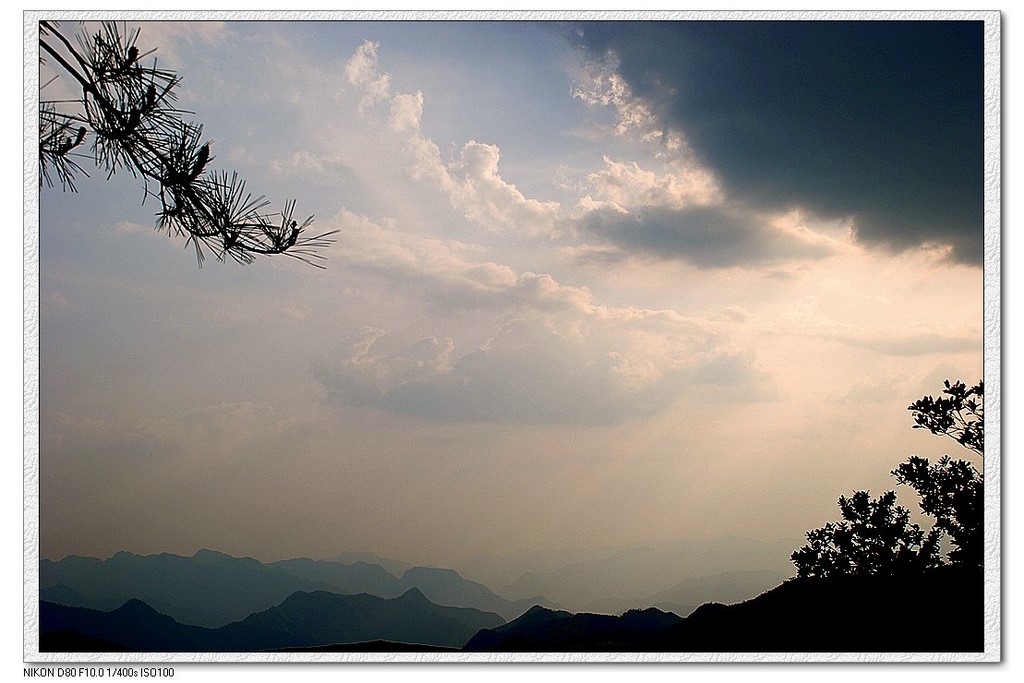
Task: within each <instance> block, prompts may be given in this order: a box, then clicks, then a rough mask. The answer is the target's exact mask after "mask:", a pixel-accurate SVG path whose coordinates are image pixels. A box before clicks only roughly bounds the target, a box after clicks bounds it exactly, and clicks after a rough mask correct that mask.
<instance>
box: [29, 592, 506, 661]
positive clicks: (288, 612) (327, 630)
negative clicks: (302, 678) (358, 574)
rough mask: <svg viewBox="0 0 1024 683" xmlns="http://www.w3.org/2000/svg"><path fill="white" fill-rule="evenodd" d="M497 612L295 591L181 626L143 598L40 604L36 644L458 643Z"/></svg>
mask: <svg viewBox="0 0 1024 683" xmlns="http://www.w3.org/2000/svg"><path fill="white" fill-rule="evenodd" d="M503 623H504V619H502V618H501V617H500V616H499V615H497V614H493V613H488V612H482V611H480V610H477V609H472V608H464V607H444V606H440V605H435V604H434V603H432V602H430V601H429V600H427V598H426V597H425V596H424V595H423V593H422V592H420V591H419V590H418V589H416V588H412V589H410V590H409V591H407V592H406V593H404V594H403V595H401V596H399V597H397V598H393V599H384V598H379V597H376V596H373V595H367V594H365V593H364V594H360V595H338V594H335V593H328V592H326V591H315V592H302V591H299V592H296V593H293V594H292V595H290V596H288V598H287V599H285V600H284V601H283V602H282V603H281V604H279V605H276V606H274V607H272V608H270V609H267V610H264V611H261V612H257V613H254V614H251V615H249V616H248V617H246V618H245V619H243V620H241V621H237V622H233V623H230V624H227V625H224V626H221V627H218V628H213V629H211V628H204V627H201V626H191V625H187V624H181V623H179V622H177V621H175V620H174V619H172V618H171V617H169V616H167V615H165V614H161V613H159V612H157V611H156V610H154V609H153V608H152V607H150V606H149V605H147V604H146V603H144V602H143V601H141V600H137V599H133V600H129V601H128V602H126V603H125V604H124V605H122V606H121V607H119V608H117V609H115V610H112V611H105V612H101V611H98V610H91V609H87V608H82V607H68V606H65V605H56V604H53V603H49V602H45V601H43V602H41V603H40V636H41V643H43V642H46V638H44V637H45V636H48V635H49V634H57V633H59V634H64V638H68V637H69V636H68V634H75V635H76V636H77V637H78V638H79V639H81V640H92V641H98V642H104V643H108V644H116V645H119V646H123V647H125V648H129V649H132V650H136V651H139V652H257V651H264V650H274V649H286V648H307V647H317V646H325V645H332V644H343V643H358V642H363V641H375V640H385V641H394V642H400V643H408V644H423V645H434V646H440V647H450V648H460V647H462V646H463V645H465V643H466V642H467V641H468V640H469V639H470V638H471V637H472V636H473V635H474V634H475V633H477V632H479V631H480V630H481V629H486V628H496V627H498V626H500V625H501V624H503Z"/></svg>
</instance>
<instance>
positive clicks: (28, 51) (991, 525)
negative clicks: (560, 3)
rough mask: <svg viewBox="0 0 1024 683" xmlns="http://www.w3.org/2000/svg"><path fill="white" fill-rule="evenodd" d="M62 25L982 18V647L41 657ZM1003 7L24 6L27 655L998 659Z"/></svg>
mask: <svg viewBox="0 0 1024 683" xmlns="http://www.w3.org/2000/svg"><path fill="white" fill-rule="evenodd" d="M41 19H62V20H76V21H82V20H100V19H118V20H121V19H125V20H129V19H130V20H137V21H143V20H158V19H159V20H178V21H189V20H219V21H229V20H262V21H311V20H316V21H357V20H358V21H369V20H374V21H387V20H391V21H397V20H427V19H430V20H444V21H472V20H485V19H486V20H504V21H513V20H514V21H522V20H566V19H574V20H612V19H614V20H629V21H663V20H705V21H707V20H716V19H719V20H721V19H728V20H738V19H745V20H753V19H758V20H812V21H822V20H832V21H836V20H865V19H868V20H942V19H953V20H961V21H963V20H967V21H984V22H985V270H984V286H985V304H984V325H985V367H984V375H985V378H984V379H985V404H986V406H985V407H986V409H987V410H986V413H987V415H986V418H987V419H986V427H987V429H986V434H985V549H986V553H985V650H984V652H982V653H916V652H915V653H877V652H874V653H872V652H841V653H821V652H806V653H805V652H786V653H756V652H754V653H745V652H741V653H700V652H694V653H674V652H672V653H525V654H523V653H510V654H506V653H459V654H447V653H330V654H326V653H324V654H305V653H304V654H274V653H251V652H246V653H195V652H189V653H140V654H131V653H102V654H99V653H94V654H90V653H85V654H81V653H40V652H39V649H38V647H39V646H38V639H37V637H36V636H37V634H38V633H39V599H38V598H39V572H38V566H39V486H38V485H39V178H38V140H37V135H36V136H34V135H30V134H29V131H36V130H37V121H38V117H39V102H38V92H39V69H38V64H39V21H40V20H41ZM1001 31H1002V27H1001V14H1000V13H999V12H998V11H870V12H866V11H779V10H775V11H773V10H762V11H663V10H657V11H630V12H622V11H563V10H555V11H536V10H530V11H501V12H495V11H482V10H455V11H420V10H400V11H358V10H357V11H323V10H321V11H238V10H236V11H208V12H206V11H123V10H122V11H113V12H104V11H97V10H80V11H52V12H41V11H35V10H30V11H26V12H25V13H24V46H25V62H24V81H23V83H24V93H23V94H24V116H25V118H24V125H25V128H24V130H25V131H26V136H25V147H24V216H25V219H24V220H25V223H24V233H25V234H24V356H23V359H24V361H23V371H24V452H23V460H24V518H23V519H24V522H23V543H24V562H25V572H24V620H23V627H24V641H23V642H24V653H23V654H24V661H25V662H31V663H37V662H38V663H43V662H195V663H202V662H448V663H457V662H465V663H472V662H477V663H481V662H494V663H526V662H566V663H583V662H590V663H611V662H637V663H644V662H708V663H718V662H759V663H769V662H828V663H841V662H908V663H911V662H999V661H1001V626H1002V606H1001V600H1002V594H1001V583H1000V578H1001V572H1002V564H1001V560H1002V543H1001V539H1002V519H1001V513H1002V506H1001V487H1002V480H1001V477H1000V473H1001V438H1000V437H1001V433H1002V431H1001V421H1000V415H1001V412H1000V411H1001V405H1002V402H1001V390H1002V385H1001V379H1002V356H1001V339H1002V271H1001V257H1002V235H1001V231H1002V221H1001V209H1002V194H1001V188H1002V185H1001V183H1002V176H1001V166H1002V136H1001V125H1000V124H1001V111H1002V110H1001V102H1002V90H1001V82H1002V74H1001Z"/></svg>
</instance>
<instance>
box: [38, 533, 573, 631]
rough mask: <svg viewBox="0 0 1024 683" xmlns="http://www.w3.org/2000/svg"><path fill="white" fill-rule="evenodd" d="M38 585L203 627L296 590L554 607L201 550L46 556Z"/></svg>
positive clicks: (473, 589)
mask: <svg viewBox="0 0 1024 683" xmlns="http://www.w3.org/2000/svg"><path fill="white" fill-rule="evenodd" d="M39 586H40V598H41V599H42V600H46V601H48V602H53V603H56V604H61V605H67V606H71V607H88V608H91V609H96V610H111V609H114V608H117V607H120V606H121V605H122V604H124V603H125V601H127V600H130V599H133V598H134V599H138V600H141V601H143V602H145V603H146V604H147V605H149V606H151V607H152V608H154V609H156V610H157V611H159V612H161V613H163V614H166V615H168V616H170V617H172V618H174V619H175V620H177V621H179V622H181V623H183V624H190V625H194V626H204V627H207V628H216V627H218V626H223V625H225V624H228V623H231V622H234V621H238V620H241V619H244V618H245V617H247V616H248V615H250V614H252V613H253V612H258V611H261V610H266V609H269V608H271V607H273V606H275V605H279V604H280V603H281V602H282V601H283V600H285V599H286V598H287V597H289V596H290V595H292V594H293V593H295V592H297V591H304V592H314V591H326V592H330V593H337V594H342V595H354V594H359V593H367V594H370V595H374V596H377V597H381V598H396V597H399V596H401V595H404V594H406V593H407V592H408V591H409V590H410V589H413V588H415V589H418V590H419V591H421V592H422V593H423V595H424V596H426V597H427V598H428V599H429V600H431V601H433V602H435V603H436V604H439V605H445V606H451V607H472V608H475V609H478V610H481V611H484V612H494V613H496V614H499V615H500V616H501V617H502V618H503V619H506V620H507V619H514V618H515V617H517V616H519V615H520V614H522V613H523V612H525V611H526V610H527V609H529V608H530V607H531V606H533V605H535V604H541V605H546V606H550V607H558V605H557V604H555V603H552V602H550V601H549V600H546V599H545V598H543V597H539V596H537V597H532V598H528V599H521V600H507V599H505V598H502V597H500V596H498V595H496V594H495V593H493V592H492V591H491V590H490V589H489V588H487V587H486V586H484V585H483V584H480V583H476V582H474V581H469V580H467V579H464V578H462V577H461V576H460V575H459V574H458V573H457V572H456V571H454V570H452V569H439V568H433V567H412V568H410V569H407V570H406V571H405V572H404V573H403V574H402V576H401V577H397V576H394V575H393V574H390V573H389V572H387V571H386V570H385V569H384V568H383V567H381V566H380V565H376V564H367V563H365V562H355V563H353V564H343V563H340V562H331V561H326V560H312V559H305V558H300V559H290V560H282V561H279V562H271V563H263V562H260V561H258V560H255V559H253V558H251V557H244V558H238V557H232V556H230V555H225V554H224V553H220V552H216V551H213V550H206V549H203V550H200V551H198V552H197V553H196V554H195V555H193V556H192V557H183V556H180V555H172V554H169V553H162V554H159V555H136V554H134V553H129V552H119V553H116V554H114V555H113V556H112V557H110V558H108V559H106V560H101V559H98V558H89V557H78V556H73V555H72V556H68V557H65V558H64V559H62V560H60V561H59V562H53V561H51V560H45V559H44V560H41V561H40V563H39Z"/></svg>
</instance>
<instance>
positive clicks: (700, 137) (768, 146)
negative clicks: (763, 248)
mask: <svg viewBox="0 0 1024 683" xmlns="http://www.w3.org/2000/svg"><path fill="white" fill-rule="evenodd" d="M571 33H572V35H573V40H574V41H577V42H578V43H579V45H580V46H582V47H583V48H585V49H586V50H587V51H588V52H589V53H590V54H591V56H592V57H594V58H595V59H604V58H605V57H606V56H607V55H608V53H609V52H612V53H614V55H615V56H616V57H617V59H618V62H619V68H618V70H619V73H620V74H621V75H622V77H623V78H624V79H625V80H626V81H627V82H628V84H629V85H630V87H631V89H632V91H633V93H634V94H635V95H637V96H640V97H643V98H644V99H645V100H646V101H647V102H648V103H649V105H650V106H651V108H652V109H653V111H655V112H656V114H657V115H658V116H659V117H660V119H661V121H662V122H663V124H664V125H665V126H666V127H670V128H674V129H678V130H681V131H682V132H683V133H684V134H685V135H686V137H687V139H688V140H689V142H690V144H691V146H692V147H693V148H694V150H695V151H696V153H697V154H698V155H699V156H700V157H701V160H702V161H703V163H705V164H706V165H707V166H709V167H710V168H711V169H712V170H714V171H715V172H716V173H718V174H719V176H720V178H721V179H722V181H723V183H724V185H725V187H726V188H727V190H728V191H730V192H731V193H732V194H733V195H734V196H736V197H738V198H741V199H743V200H745V201H749V202H756V203H758V204H760V205H761V206H764V207H768V206H770V207H776V208H782V207H788V206H791V205H793V204H800V205H802V206H804V207H805V208H808V209H810V210H812V211H814V212H816V213H818V214H821V215H824V216H830V217H847V216H852V217H854V218H855V221H856V226H857V228H856V230H857V237H858V238H859V239H860V240H862V241H863V242H864V243H867V244H883V245H887V246H889V247H891V248H893V249H897V250H898V249H903V248H908V247H913V246H916V245H920V244H924V243H929V242H939V243H943V244H948V245H951V246H952V247H953V248H954V251H953V258H955V259H957V260H959V261H962V262H968V263H979V262H980V261H981V260H982V247H983V211H984V174H983V165H984V144H983V143H984V129H983V124H984V120H983V119H984V111H983V106H984V101H983V94H984V93H983V72H984V68H983V67H984V55H983V47H984V41H983V24H982V22H980V21H974V22H967V21H958V22H954V21H929V22H924V21H914V22H887V21H849V22H846V21H843V22H837V21H814V22H786V21H781V22H760V21H750V22H748V21H728V22H630V23H617V22H601V23H583V24H578V25H576V26H575V27H574V30H573V31H572V32H571Z"/></svg>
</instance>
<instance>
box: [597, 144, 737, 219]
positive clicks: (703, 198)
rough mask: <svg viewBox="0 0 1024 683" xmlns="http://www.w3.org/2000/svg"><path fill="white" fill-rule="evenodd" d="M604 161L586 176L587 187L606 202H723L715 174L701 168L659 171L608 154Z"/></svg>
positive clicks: (679, 204)
mask: <svg viewBox="0 0 1024 683" xmlns="http://www.w3.org/2000/svg"><path fill="white" fill-rule="evenodd" d="M604 164H605V167H604V169H602V170H600V171H595V172H594V173H591V174H590V175H589V176H587V186H588V187H589V188H590V189H591V190H592V191H593V192H594V193H596V194H597V195H598V196H599V197H601V198H603V200H604V201H606V202H610V203H611V204H614V205H615V206H618V207H627V206H661V207H665V208H670V209H684V208H686V207H688V206H693V205H706V204H718V203H721V201H722V196H721V191H720V190H719V188H718V185H717V183H716V181H715V178H714V176H713V175H711V174H710V173H708V172H707V171H705V170H703V169H700V168H692V167H691V168H687V167H682V168H678V169H676V168H670V169H669V170H668V171H667V172H665V173H661V174H659V173H656V172H655V171H652V170H650V169H645V168H641V167H640V165H639V164H638V163H636V162H624V161H613V160H612V159H609V158H608V157H605V158H604ZM588 198H589V195H588Z"/></svg>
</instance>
